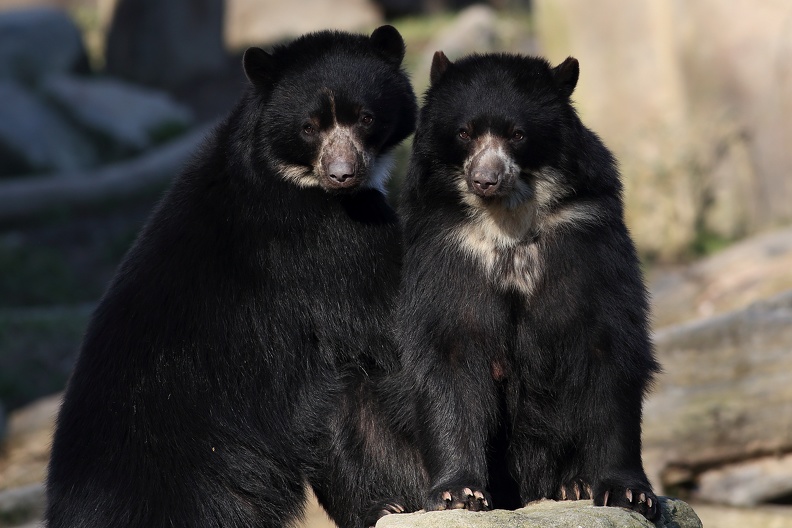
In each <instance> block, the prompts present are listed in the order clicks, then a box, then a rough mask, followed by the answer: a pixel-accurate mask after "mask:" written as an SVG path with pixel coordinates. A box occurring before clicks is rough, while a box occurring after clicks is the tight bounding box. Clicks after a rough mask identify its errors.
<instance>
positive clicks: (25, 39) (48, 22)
mask: <svg viewBox="0 0 792 528" xmlns="http://www.w3.org/2000/svg"><path fill="white" fill-rule="evenodd" d="M87 71H88V58H87V55H86V53H85V47H84V45H83V41H82V36H81V33H80V30H79V29H78V28H77V26H76V25H75V24H74V22H72V20H71V18H69V16H68V15H67V14H66V13H64V12H63V11H61V10H59V9H54V8H47V7H41V8H34V9H20V10H15V11H7V12H3V13H0V79H15V80H18V81H20V82H22V83H25V84H35V83H37V82H38V81H39V80H40V79H41V78H42V77H43V76H45V75H50V74H53V73H75V72H87Z"/></svg>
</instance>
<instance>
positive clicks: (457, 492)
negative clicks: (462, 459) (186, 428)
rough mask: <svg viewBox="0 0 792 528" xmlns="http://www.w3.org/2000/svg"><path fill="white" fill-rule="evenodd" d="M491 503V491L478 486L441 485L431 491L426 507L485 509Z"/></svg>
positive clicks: (490, 507) (430, 509) (436, 508)
mask: <svg viewBox="0 0 792 528" xmlns="http://www.w3.org/2000/svg"><path fill="white" fill-rule="evenodd" d="M491 505H492V498H491V497H490V496H489V493H487V492H486V491H485V490H483V489H480V488H478V487H476V486H439V487H437V488H435V489H434V490H433V491H432V492H430V493H429V497H428V499H427V500H426V504H425V506H424V509H426V511H437V510H459V509H465V510H470V511H484V510H489V509H492V506H491Z"/></svg>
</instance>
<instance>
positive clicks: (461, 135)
mask: <svg viewBox="0 0 792 528" xmlns="http://www.w3.org/2000/svg"><path fill="white" fill-rule="evenodd" d="M459 138H460V139H464V140H465V141H467V140H469V139H470V132H468V131H467V130H465V129H464V128H461V129H460V130H459Z"/></svg>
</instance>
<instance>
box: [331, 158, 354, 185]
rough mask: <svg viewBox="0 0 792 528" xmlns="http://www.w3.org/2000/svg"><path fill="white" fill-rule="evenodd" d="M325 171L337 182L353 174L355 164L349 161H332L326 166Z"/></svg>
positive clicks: (343, 180) (341, 181)
mask: <svg viewBox="0 0 792 528" xmlns="http://www.w3.org/2000/svg"><path fill="white" fill-rule="evenodd" d="M327 173H328V174H329V175H330V177H331V178H332V179H334V180H336V181H337V182H339V183H344V182H345V181H346V180H348V179H349V178H351V177H352V176H354V175H355V164H354V163H352V162H349V161H333V162H331V163H330V164H329V165H328V166H327Z"/></svg>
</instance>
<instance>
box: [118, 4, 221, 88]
mask: <svg viewBox="0 0 792 528" xmlns="http://www.w3.org/2000/svg"><path fill="white" fill-rule="evenodd" d="M223 9H224V2H223V0H168V1H167V2H162V1H161V0H120V1H119V2H118V4H117V5H116V9H115V12H114V14H113V19H112V22H111V24H110V30H109V33H108V35H107V45H106V52H105V61H106V70H107V72H108V73H110V74H112V75H116V76H118V77H121V78H122V79H126V80H129V81H133V82H137V83H141V84H145V85H148V86H154V87H159V88H175V87H178V86H181V85H184V84H185V83H187V82H190V81H192V80H194V79H198V78H200V77H202V76H212V75H214V74H216V73H218V72H221V71H223V70H224V69H225V68H226V63H227V60H226V54H225V50H224V48H223Z"/></svg>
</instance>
